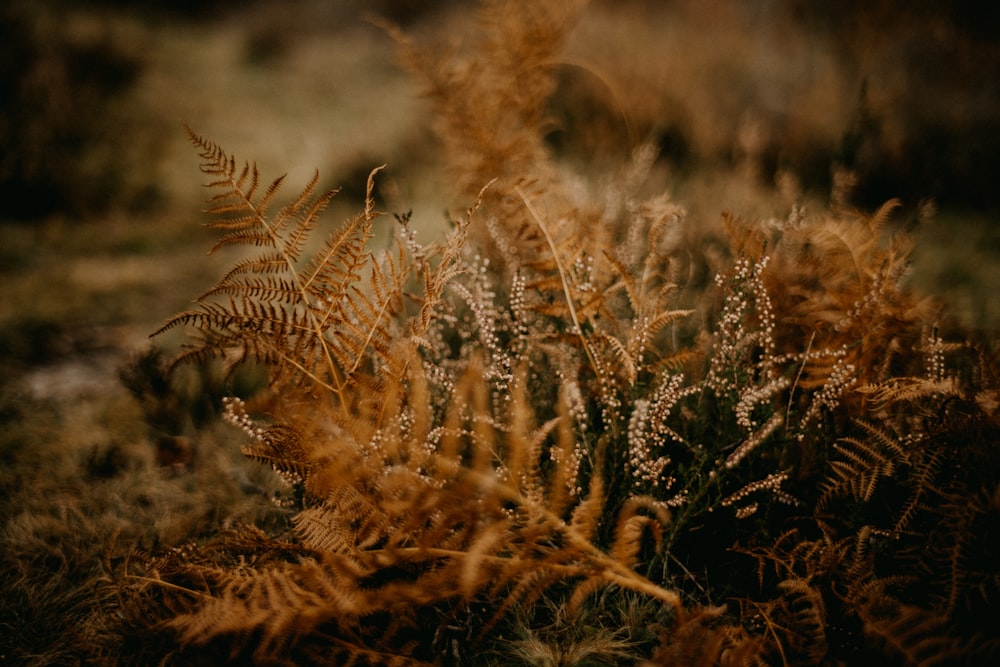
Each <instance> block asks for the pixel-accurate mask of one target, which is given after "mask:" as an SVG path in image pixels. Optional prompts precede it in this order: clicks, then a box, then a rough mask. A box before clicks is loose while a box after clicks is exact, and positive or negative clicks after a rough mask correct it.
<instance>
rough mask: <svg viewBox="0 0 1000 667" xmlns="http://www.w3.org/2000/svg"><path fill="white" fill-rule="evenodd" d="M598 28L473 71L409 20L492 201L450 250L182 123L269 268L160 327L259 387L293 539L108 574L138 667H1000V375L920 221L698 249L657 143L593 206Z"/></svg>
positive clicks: (470, 194)
mask: <svg viewBox="0 0 1000 667" xmlns="http://www.w3.org/2000/svg"><path fill="white" fill-rule="evenodd" d="M577 11H578V8H577V7H575V6H573V5H572V4H571V3H551V4H541V5H540V4H537V3H534V4H533V3H527V2H523V3H522V2H517V3H499V2H497V3H486V4H485V5H484V9H483V12H482V19H483V20H482V25H483V30H484V35H483V37H482V39H480V40H478V41H476V42H475V43H474V48H472V50H471V52H469V53H453V54H451V56H450V58H445V57H441V56H440V51H436V50H433V49H424V48H422V47H420V46H418V45H417V44H415V43H413V42H411V41H410V40H409V39H408V38H407V37H406V36H405V35H404V34H403V33H402V32H401V31H399V30H397V29H396V28H394V27H392V26H385V27H386V28H387V29H388V30H389V31H390V33H391V34H393V35H394V36H395V38H396V39H397V40H398V42H399V44H400V48H401V53H402V56H403V59H404V61H405V62H406V63H407V64H408V66H409V67H411V68H412V69H413V71H414V72H415V73H416V74H417V76H418V77H419V78H420V79H421V80H422V81H424V82H425V84H426V87H427V92H428V99H429V102H430V104H431V105H432V107H433V108H434V110H435V113H436V116H437V118H438V120H439V124H438V130H439V132H440V134H441V137H442V144H443V147H444V154H445V158H446V160H447V161H448V164H449V166H450V168H451V169H452V170H453V173H454V174H455V176H456V178H455V183H456V192H455V195H456V197H458V198H460V199H463V200H464V205H465V206H467V207H468V209H467V211H466V213H465V214H464V215H461V216H457V217H456V218H455V219H454V220H451V221H450V224H449V228H448V230H447V232H446V233H445V234H443V237H442V238H441V239H440V240H439V241H437V242H426V241H424V240H422V239H421V238H420V233H419V230H417V229H414V228H413V227H412V226H411V224H410V219H409V216H408V215H403V214H397V215H396V216H395V217H394V219H393V218H391V217H389V216H385V215H384V214H383V213H382V212H381V211H380V210H379V205H378V203H377V201H376V198H375V195H374V192H375V189H376V184H377V183H378V180H379V178H380V177H381V176H380V173H379V172H380V171H381V169H382V168H381V167H377V168H374V169H373V170H372V172H371V174H370V176H369V177H368V180H367V184H366V189H365V192H366V194H365V199H364V204H363V207H362V209H361V210H360V211H359V212H358V213H357V215H355V216H354V217H352V218H351V219H349V220H347V221H346V222H345V223H344V224H342V225H341V226H339V227H335V228H332V229H330V228H328V227H327V226H326V223H325V221H324V220H323V215H322V214H323V211H324V209H325V208H326V206H327V205H328V204H329V203H330V201H331V200H332V198H333V197H334V196H335V195H336V193H335V192H321V191H319V190H318V189H317V187H318V185H317V184H318V178H314V179H313V180H312V181H310V182H309V183H308V184H307V185H305V186H304V188H302V189H301V190H300V191H299V192H298V193H297V194H296V195H295V196H294V197H292V198H291V199H290V200H287V201H284V200H283V199H282V196H283V193H284V189H283V188H284V182H283V178H280V177H279V178H277V179H274V180H270V181H269V180H267V179H264V178H263V177H262V176H261V175H260V174H259V173H258V171H257V168H256V166H255V165H254V164H253V163H249V162H247V163H244V162H241V161H238V160H237V159H236V158H234V157H233V156H231V155H230V154H229V153H227V152H226V151H225V150H224V149H223V148H222V147H220V146H218V145H217V144H215V143H213V142H212V141H211V140H209V139H207V138H205V137H203V136H201V135H199V134H198V133H197V132H195V131H194V130H192V129H190V128H186V131H187V134H188V137H189V138H190V140H191V142H192V144H193V145H194V146H195V148H196V150H197V151H198V153H199V155H200V158H201V168H202V171H203V172H204V173H205V174H206V176H207V178H208V185H209V188H210V191H211V193H212V194H211V196H210V199H209V204H208V211H207V213H208V216H209V225H210V226H211V227H213V228H215V229H216V230H218V231H219V233H220V239H219V241H218V243H217V244H216V246H215V248H214V250H219V249H229V248H234V247H235V248H237V249H243V250H246V252H244V253H243V254H242V255H241V258H240V259H237V260H236V261H235V262H234V263H232V264H231V265H230V267H229V269H228V270H227V271H226V272H225V274H224V275H223V277H222V278H221V279H220V280H219V281H218V282H217V283H216V284H215V285H214V286H213V287H212V288H210V289H209V290H208V291H207V292H206V293H205V294H203V295H202V296H201V297H200V298H199V299H198V301H197V303H196V305H195V306H194V307H193V308H192V309H191V310H189V311H186V312H183V313H180V314H178V315H177V316H175V317H173V318H172V319H170V320H169V321H168V322H166V323H165V324H164V325H163V327H162V328H161V329H160V330H159V332H157V333H162V332H165V331H168V330H172V329H175V328H184V329H186V330H188V331H189V332H190V333H191V334H192V338H191V343H190V345H189V346H188V347H187V348H186V349H185V350H184V351H182V352H181V353H180V354H179V355H178V357H177V358H176V359H175V360H174V365H175V366H176V365H180V364H187V363H194V364H200V365H204V364H212V363H217V364H220V365H221V367H222V368H223V369H224V370H226V371H236V370H237V369H240V368H242V367H244V366H245V365H246V364H251V363H252V364H253V365H255V367H259V368H263V369H266V371H267V374H268V375H267V381H266V388H264V389H263V390H262V391H260V392H258V393H257V394H255V395H253V396H245V397H235V396H231V397H226V398H225V400H224V402H223V409H224V412H225V418H226V419H227V420H228V421H229V422H230V423H231V424H233V425H234V426H236V427H237V428H238V429H240V430H242V432H243V437H244V440H245V445H244V446H243V453H244V454H245V455H246V456H247V457H248V458H249V459H251V460H253V461H257V462H259V463H261V464H263V465H265V466H270V467H271V468H273V469H274V470H276V471H277V472H278V473H279V475H280V477H281V478H282V479H283V480H284V484H285V486H284V488H283V489H282V490H281V491H280V492H278V493H277V494H274V495H275V502H276V503H278V504H279V505H280V506H281V507H282V508H284V509H285V511H287V512H288V513H289V514H290V516H291V519H290V524H289V525H277V526H276V525H274V524H271V525H252V524H245V525H234V526H231V527H228V528H227V529H225V530H220V531H219V532H218V533H216V534H214V535H211V536H210V537H207V538H203V539H199V540H196V541H192V542H190V543H184V544H174V545H169V546H164V548H159V549H155V548H151V549H145V550H140V551H137V552H136V553H134V554H132V555H131V556H130V557H129V558H127V559H123V560H121V561H120V562H114V563H109V569H110V572H109V574H110V575H111V576H110V577H109V579H108V584H107V585H108V586H109V590H110V591H113V593H108V595H109V598H113V599H114V602H113V603H109V607H111V608H112V609H113V610H114V611H113V614H114V615H115V617H116V618H117V619H119V620H118V623H119V626H118V627H119V632H120V633H121V634H122V635H123V636H124V637H127V638H129V639H130V640H131V641H130V643H128V644H127V645H128V646H129V647H130V649H129V650H130V651H131V652H130V653H129V655H127V656H125V655H119V656H117V658H118V659H119V660H120V661H121V662H131V663H136V664H146V663H148V662H150V661H154V660H156V661H162V663H163V664H198V663H200V662H206V663H208V662H209V661H211V660H216V661H219V660H229V661H252V662H255V663H258V664H289V665H291V664H297V665H301V664H394V665H423V664H455V665H458V664H462V665H465V664H552V665H569V664H581V665H582V664H629V663H631V664H638V663H641V662H643V661H645V664H649V665H697V664H704V665H737V664H739V665H764V664H789V665H798V664H809V665H834V664H860V663H862V662H871V661H873V660H886V661H888V662H889V663H891V664H920V665H924V664H926V665H931V664H956V663H958V664H963V663H967V664H983V663H986V662H989V661H990V660H995V659H996V658H997V655H998V649H1000V646H998V643H997V641H996V640H995V638H994V634H995V633H992V632H991V628H990V627H989V613H988V611H989V610H990V609H991V608H992V606H993V604H994V603H995V601H996V599H997V596H998V594H1000V590H998V588H1000V571H998V569H997V566H996V563H997V558H996V557H997V555H998V553H997V552H998V547H1000V536H998V534H997V528H996V527H997V521H996V519H997V516H996V515H997V512H998V511H1000V496H998V493H1000V491H998V489H1000V487H998V480H997V476H996V472H997V470H998V466H997V464H998V461H997V454H996V450H995V447H994V444H995V442H996V441H997V436H998V427H1000V423H998V420H997V404H998V397H997V373H996V369H997V364H996V358H995V356H994V352H993V351H992V349H991V348H990V346H989V345H988V344H986V343H982V342H976V341H973V340H966V339H962V338H956V339H954V340H951V339H950V340H945V339H943V338H942V336H941V335H940V334H939V331H938V329H937V327H936V326H935V322H936V319H937V318H938V316H939V306H938V305H937V304H936V303H934V302H933V300H930V299H927V298H924V297H922V296H921V295H918V294H914V293H912V292H911V291H909V290H908V289H907V287H906V283H905V278H906V272H907V268H908V262H909V253H910V247H909V244H908V240H907V237H906V235H905V233H903V232H900V231H896V230H894V228H893V225H892V215H893V211H894V210H895V208H896V206H897V202H894V201H893V202H888V203H887V204H885V205H884V206H883V207H882V208H880V209H879V210H877V211H875V212H874V213H871V214H867V213H863V212H860V211H856V210H852V209H849V208H846V207H844V206H841V205H838V204H837V202H836V201H835V202H834V205H832V206H831V207H830V209H829V210H827V211H824V212H821V213H819V214H811V213H807V212H804V211H802V210H800V209H797V208H796V209H793V210H792V211H790V212H789V214H788V216H787V217H786V218H785V219H783V220H772V221H769V222H768V223H766V224H765V223H763V222H759V221H752V220H743V219H740V218H739V217H737V216H731V215H727V216H725V230H726V236H725V238H724V239H721V240H720V241H719V242H718V243H716V244H709V243H706V244H705V245H704V246H701V247H691V246H689V245H687V244H684V243H682V240H683V239H684V238H686V237H685V235H684V234H683V233H681V230H683V229H684V228H685V226H686V225H690V224H692V223H691V221H689V220H688V219H687V214H686V211H685V209H684V207H683V206H682V205H680V204H678V203H676V202H674V201H672V200H671V199H670V198H669V197H668V196H667V195H665V194H655V195H652V196H649V195H648V194H646V191H645V177H646V175H647V174H648V173H649V171H650V169H651V168H652V165H653V162H654V160H655V151H654V150H653V148H652V147H651V146H648V145H645V144H640V145H638V146H637V147H636V148H635V149H634V150H632V151H630V160H629V161H628V164H627V165H626V166H625V167H624V168H623V169H622V170H621V173H620V174H618V175H617V177H616V178H615V179H613V180H610V181H600V182H595V183H587V182H586V181H584V180H583V179H582V177H581V176H580V174H576V173H568V170H567V168H566V166H565V165H562V164H560V163H559V162H558V161H557V160H556V159H555V158H554V157H553V156H552V155H551V153H550V152H549V150H548V148H547V146H546V143H545V141H544V136H545V132H546V116H545V109H546V100H547V99H548V96H549V95H550V93H551V91H552V90H553V81H552V69H553V67H554V66H555V64H556V62H557V59H558V51H559V45H560V39H561V37H562V35H563V34H564V32H565V31H566V30H567V29H568V27H569V26H570V25H571V23H572V20H573V18H574V16H575V13H576V12H577ZM386 228H391V229H386ZM386 238H389V239H390V240H389V241H388V244H387V245H386V243H385V239H386ZM720 248H721V250H720ZM682 269H683V270H682ZM699 273H702V274H706V275H713V276H715V277H714V280H712V281H701V282H699V280H698V279H697V278H696V276H697V275H698V274H699ZM140 636H141V637H143V638H144V640H143V642H141V643H139V642H136V641H135V639H136V638H137V637H140Z"/></svg>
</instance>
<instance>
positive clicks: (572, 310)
mask: <svg viewBox="0 0 1000 667" xmlns="http://www.w3.org/2000/svg"><path fill="white" fill-rule="evenodd" d="M514 191H515V192H517V195H518V196H519V197H520V198H521V201H523V202H524V206H525V208H526V209H527V210H528V213H529V214H530V215H531V217H532V219H534V221H535V224H537V225H538V228H539V229H540V230H542V235H543V236H544V237H545V242H546V243H548V246H549V250H550V251H551V252H552V258H553V259H554V260H555V262H556V269H557V270H558V271H559V281H560V282H561V283H562V288H563V295H564V296H565V297H566V305H567V306H568V307H569V316H570V319H571V320H572V321H573V331H574V333H576V335H577V336H579V337H580V343H581V344H582V347H583V351H584V352H585V353H586V354H587V360H588V361H589V362H590V367H591V368H592V369H593V370H594V374H595V375H596V376H597V377H598V378H600V377H601V370H600V367H599V366H598V364H597V360H596V359H595V358H594V353H593V352H591V350H590V345H589V341H588V340H587V337H586V336H585V335H584V334H583V328H582V327H581V326H580V319H579V318H578V317H577V314H576V306H575V305H574V304H573V294H572V292H570V289H569V283H568V282H567V281H566V269H565V268H563V265H562V261H561V260H560V259H559V253H558V252H556V244H555V241H553V239H552V235H551V234H549V228H548V227H547V226H546V225H545V222H544V221H543V220H542V218H541V216H540V215H538V212H537V211H535V207H534V206H532V205H531V202H530V201H529V200H528V197H527V196H525V194H524V191H522V190H521V188H520V187H519V186H514Z"/></svg>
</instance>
